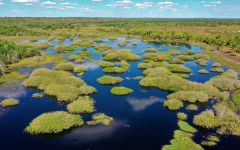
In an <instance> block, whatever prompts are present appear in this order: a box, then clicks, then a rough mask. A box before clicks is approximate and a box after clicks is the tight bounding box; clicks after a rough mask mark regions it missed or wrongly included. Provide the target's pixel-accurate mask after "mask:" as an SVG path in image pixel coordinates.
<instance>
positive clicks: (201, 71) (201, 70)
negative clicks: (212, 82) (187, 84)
mask: <svg viewBox="0 0 240 150" xmlns="http://www.w3.org/2000/svg"><path fill="white" fill-rule="evenodd" d="M198 73H199V74H209V73H210V72H209V71H207V70H206V69H200V70H198Z"/></svg>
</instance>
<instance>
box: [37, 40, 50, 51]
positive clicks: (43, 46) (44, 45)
mask: <svg viewBox="0 0 240 150" xmlns="http://www.w3.org/2000/svg"><path fill="white" fill-rule="evenodd" d="M36 47H37V49H39V50H45V49H53V45H52V44H49V43H47V42H41V43H39V44H37V45H36Z"/></svg>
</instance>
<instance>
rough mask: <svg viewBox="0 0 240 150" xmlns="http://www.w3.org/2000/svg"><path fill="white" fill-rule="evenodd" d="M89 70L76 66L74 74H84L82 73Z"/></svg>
mask: <svg viewBox="0 0 240 150" xmlns="http://www.w3.org/2000/svg"><path fill="white" fill-rule="evenodd" d="M86 71H87V68H86V67H84V66H75V67H74V69H73V72H75V73H82V72H86Z"/></svg>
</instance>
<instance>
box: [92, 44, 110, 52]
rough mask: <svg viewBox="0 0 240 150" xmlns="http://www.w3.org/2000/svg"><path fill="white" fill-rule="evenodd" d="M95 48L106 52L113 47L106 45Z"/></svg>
mask: <svg viewBox="0 0 240 150" xmlns="http://www.w3.org/2000/svg"><path fill="white" fill-rule="evenodd" d="M94 48H95V49H96V50H99V51H106V50H109V49H112V46H110V45H105V44H98V46H95V47H94Z"/></svg>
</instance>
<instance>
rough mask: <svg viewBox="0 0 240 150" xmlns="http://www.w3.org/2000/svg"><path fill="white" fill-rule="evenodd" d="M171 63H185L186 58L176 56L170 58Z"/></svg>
mask: <svg viewBox="0 0 240 150" xmlns="http://www.w3.org/2000/svg"><path fill="white" fill-rule="evenodd" d="M169 63H171V64H183V63H184V60H182V59H179V58H174V59H172V60H170V61H169Z"/></svg>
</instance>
